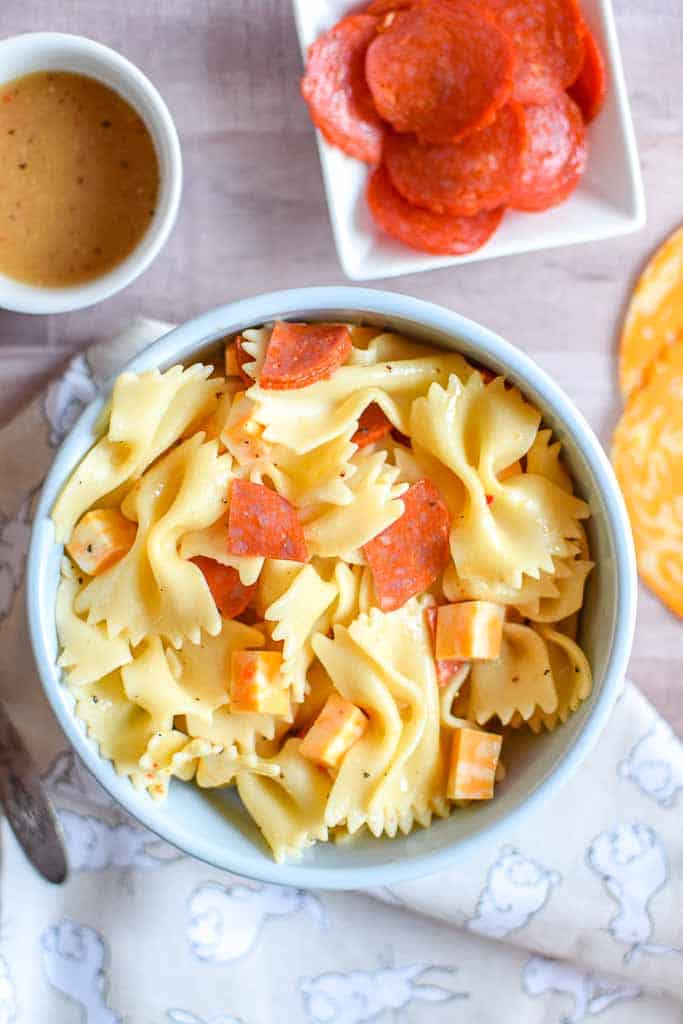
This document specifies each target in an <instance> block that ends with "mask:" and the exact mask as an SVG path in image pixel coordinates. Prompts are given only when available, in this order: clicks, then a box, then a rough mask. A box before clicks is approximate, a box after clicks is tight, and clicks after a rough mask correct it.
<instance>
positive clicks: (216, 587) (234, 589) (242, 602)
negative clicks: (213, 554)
mask: <svg viewBox="0 0 683 1024" xmlns="http://www.w3.org/2000/svg"><path fill="white" fill-rule="evenodd" d="M191 561H193V562H194V564H195V565H196V566H197V568H198V569H201V571H202V572H203V574H204V579H205V580H206V582H207V584H208V587H209V590H210V591H211V596H212V597H213V599H214V601H215V602H216V608H218V611H219V612H220V613H221V615H222V616H223V618H224V619H234V618H236V617H237V616H238V615H241V614H242V612H243V611H244V609H245V608H246V607H247V605H248V604H249V602H250V601H251V598H252V596H253V594H254V593H255V591H256V587H257V584H256V583H252V584H251V586H249V587H245V585H244V584H243V583H242V582H241V581H240V574H239V573H238V571H237V569H233V567H232V566H231V565H222V564H221V563H220V562H216V561H215V559H213V558H205V557H204V556H203V555H197V557H196V558H193V559H191Z"/></svg>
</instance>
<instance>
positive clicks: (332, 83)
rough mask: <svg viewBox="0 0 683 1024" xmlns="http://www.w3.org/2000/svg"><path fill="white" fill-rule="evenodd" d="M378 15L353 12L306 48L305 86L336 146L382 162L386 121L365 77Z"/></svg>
mask: <svg viewBox="0 0 683 1024" xmlns="http://www.w3.org/2000/svg"><path fill="white" fill-rule="evenodd" d="M376 33H377V19H376V18H373V17H371V16H370V15H368V14H352V15H350V16H349V17H348V18H343V19H342V20H341V21H340V22H338V23H337V24H336V25H335V26H334V27H333V28H331V29H330V30H329V32H326V33H325V34H324V35H322V36H320V38H319V39H316V41H315V42H314V43H313V45H312V46H310V47H309V49H308V60H307V63H306V73H305V74H304V77H303V80H302V82H301V92H302V95H303V97H304V99H305V100H306V103H307V104H308V109H309V111H310V114H311V120H312V121H313V124H314V125H315V126H316V127H317V128H319V129H320V131H321V132H322V133H323V135H324V136H325V138H326V139H327V141H328V142H329V143H331V144H332V145H333V146H338V147H339V149H342V150H343V151H344V152H345V153H348V155H349V156H355V157H356V158H357V159H358V160H364V161H365V162H366V163H379V160H380V157H381V153H382V136H383V134H384V126H383V125H382V121H381V119H380V118H379V116H378V114H377V111H376V110H375V107H374V105H373V102H372V97H371V95H370V91H369V89H368V86H367V82H366V80H365V54H366V51H367V48H368V46H369V44H370V43H371V42H372V40H373V39H374V38H375V35H376Z"/></svg>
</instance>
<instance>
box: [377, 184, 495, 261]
mask: <svg viewBox="0 0 683 1024" xmlns="http://www.w3.org/2000/svg"><path fill="white" fill-rule="evenodd" d="M367 198H368V206H369V207H370V213H371V214H372V216H373V219H374V220H375V223H376V224H378V225H379V227H380V228H382V229H383V230H384V231H386V233H387V234H388V235H391V237H392V238H396V239H397V240H398V241H399V242H403V244H404V245H408V246H410V248H411V249H417V250H418V252H430V253H434V254H436V255H440V256H463V255H464V254H465V253H468V252H473V251H474V250H475V249H480V248H481V246H482V245H483V244H484V242H486V241H488V239H489V238H490V237H491V235H492V234H493V232H494V231H495V230H496V228H497V227H498V225H499V224H500V220H501V217H502V216H503V209H502V208H500V209H498V210H485V211H483V212H482V213H478V214H476V215H475V216H474V217H454V216H453V215H452V214H443V213H434V212H433V211H432V210H422V209H420V207H419V206H413V205H412V204H411V203H409V202H408V201H407V200H406V199H404V198H403V196H402V195H401V194H400V193H399V192H398V191H397V190H396V189H395V188H394V186H393V185H392V184H391V180H390V178H389V175H388V174H387V172H386V170H385V169H384V167H381V166H380V167H378V168H377V170H376V171H374V172H373V174H372V175H371V176H370V181H369V182H368V192H367Z"/></svg>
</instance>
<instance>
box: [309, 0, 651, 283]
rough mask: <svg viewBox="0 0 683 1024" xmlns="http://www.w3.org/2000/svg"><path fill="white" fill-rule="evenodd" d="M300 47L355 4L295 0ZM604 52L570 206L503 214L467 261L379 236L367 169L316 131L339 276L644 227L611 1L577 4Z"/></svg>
mask: <svg viewBox="0 0 683 1024" xmlns="http://www.w3.org/2000/svg"><path fill="white" fill-rule="evenodd" d="M292 2H293V6H294V15H295V18H296V24H297V29H298V33H299V42H300V43H301V48H302V51H303V53H304V60H305V56H306V48H307V47H308V46H309V45H310V43H312V42H313V41H314V40H315V39H317V37H318V36H319V35H320V34H321V32H324V31H325V30H326V29H328V28H330V26H332V25H333V24H334V23H335V22H336V21H338V20H339V18H341V17H343V16H344V15H345V14H347V13H348V12H349V11H350V10H352V9H354V8H355V9H358V3H357V2H355V0H292ZM582 9H583V12H584V15H585V17H586V21H587V22H588V24H589V26H590V28H591V30H592V31H593V32H594V33H595V37H596V39H597V41H598V43H599V44H600V46H601V48H602V51H603V53H604V55H605V59H606V63H607V69H608V92H607V100H606V103H605V106H604V108H603V110H602V111H601V113H600V114H599V116H598V117H597V118H596V120H595V121H594V122H593V123H592V124H591V125H590V126H589V128H588V138H589V146H590V150H589V160H588V170H587V172H586V174H585V176H584V178H583V179H582V181H581V184H580V185H579V187H578V188H577V190H576V191H575V192H574V194H573V195H572V196H571V198H570V199H568V200H567V202H565V203H563V204H562V205H561V206H557V207H555V208H554V209H552V210H548V211H546V212H545V213H520V212H517V211H514V210H508V211H507V212H506V214H505V216H504V218H503V221H502V223H501V225H500V227H499V228H498V230H497V231H496V233H495V234H494V235H493V237H492V238H491V239H490V240H489V241H488V242H487V243H486V245H484V246H483V247H482V248H481V249H479V250H478V251H477V252H473V253H470V254H469V255H468V256H431V255H427V254H424V255H423V254H421V253H418V252H414V251H413V250H412V249H408V248H407V247H406V246H403V245H401V244H400V243H399V242H395V241H394V240H393V239H391V238H389V237H388V236H387V235H384V234H383V233H382V232H380V231H379V230H378V229H377V228H376V227H375V226H374V224H373V222H372V220H371V218H370V214H369V212H368V209H367V207H366V204H365V184H366V181H367V177H368V168H367V166H366V165H365V164H363V163H361V162H360V161H358V160H353V159H352V158H351V157H347V156H345V155H344V153H342V152H341V151H340V150H338V149H335V148H334V147H333V146H330V145H328V143H326V142H325V140H324V139H323V137H322V136H321V134H320V132H318V150H319V152H320V163H321V166H322V172H323V180H324V182H325V191H326V193H327V205H328V208H329V211H330V220H331V221H332V229H333V231H334V237H335V241H336V244H337V252H338V254H339V260H340V262H341V265H342V268H343V270H344V273H345V274H346V275H347V277H350V278H351V280H353V281H367V280H371V279H372V278H377V277H395V276H396V275H398V274H413V273H416V272H417V271H419V270H434V269H435V268H437V267H448V266H457V265H458V264H460V263H470V262H472V261H473V260H486V259H491V258H493V257H494V256H509V255H511V254H512V253H518V252H530V251H532V250H535V249H549V248H552V247H553V246H558V245H570V244H571V243H573V242H592V241H595V240H597V239H599V238H614V237H615V236H617V235H625V234H628V233H629V232H631V231H636V230H638V228H641V227H642V226H643V224H644V223H645V199H644V196H643V184H642V180H641V175H640V166H639V163H638V153H637V150H636V143H635V136H634V133H633V124H632V121H631V112H630V109H629V104H628V97H627V93H626V85H625V82H624V72H623V68H622V64H621V55H620V53H619V43H618V40H617V33H616V28H615V24H614V15H613V12H612V4H611V0H582Z"/></svg>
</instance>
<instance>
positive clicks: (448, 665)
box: [425, 606, 465, 686]
mask: <svg viewBox="0 0 683 1024" xmlns="http://www.w3.org/2000/svg"><path fill="white" fill-rule="evenodd" d="M438 611H439V609H438V608H437V607H436V606H433V607H431V608H426V609H425V619H426V620H427V628H428V630H429V632H430V633H431V637H432V644H433V645H434V644H436V616H437V614H438ZM434 664H435V665H436V681H437V683H438V685H439V686H448V684H449V683H450V681H451V679H452V678H453V676H454V675H455V674H456V672H459V671H460V669H461V668H462V667H463V665H464V664H465V662H464V661H459V660H458V659H457V658H454V659H453V660H448V661H445V660H444V661H437V659H436V657H435V658H434Z"/></svg>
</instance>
